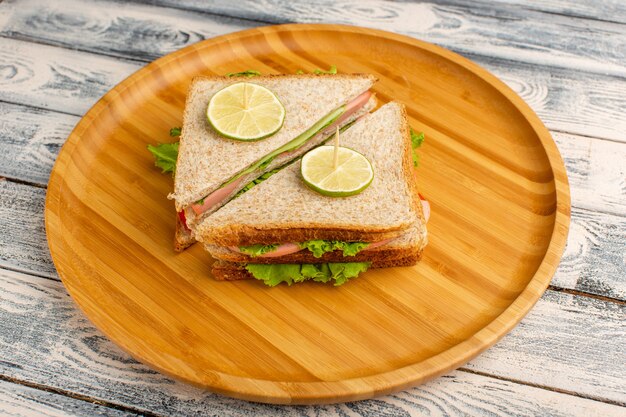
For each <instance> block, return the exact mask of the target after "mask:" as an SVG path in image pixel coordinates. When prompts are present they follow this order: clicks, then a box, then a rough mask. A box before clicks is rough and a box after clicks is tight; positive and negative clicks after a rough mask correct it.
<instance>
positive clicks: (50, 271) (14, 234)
mask: <svg viewBox="0 0 626 417" xmlns="http://www.w3.org/2000/svg"><path fill="white" fill-rule="evenodd" d="M45 197H46V190H44V189H42V188H38V187H32V186H28V185H22V184H16V183H14V182H11V181H7V180H5V179H4V178H0V230H2V234H0V266H1V267H5V268H10V269H14V270H17V271H22V272H27V273H31V274H34V275H38V276H44V277H54V278H56V279H58V275H57V272H56V269H55V268H54V265H53V264H52V259H50V252H49V251H48V243H47V241H46V238H45V237H46V231H45V226H44V222H43V210H44V206H45V201H44V199H45Z"/></svg>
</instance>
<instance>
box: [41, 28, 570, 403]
mask: <svg viewBox="0 0 626 417" xmlns="http://www.w3.org/2000/svg"><path fill="white" fill-rule="evenodd" d="M297 31H331V32H343V33H351V34H362V35H370V36H375V37H380V38H384V39H387V40H390V41H395V42H400V43H405V44H408V45H410V46H413V47H417V48H420V49H423V50H426V51H428V52H431V53H434V54H436V55H439V56H441V57H443V58H444V59H446V60H448V61H452V62H454V63H455V64H458V65H460V66H462V67H463V68H465V69H466V70H468V71H470V72H472V73H473V74H475V75H476V76H478V77H480V78H482V79H483V80H484V81H485V82H487V83H488V84H490V85H491V86H493V87H495V88H496V89H497V90H498V91H499V92H500V93H501V94H503V95H504V96H505V97H506V98H507V100H509V101H510V102H511V103H512V104H513V105H514V106H515V107H516V109H517V110H518V111H519V112H520V113H521V114H522V115H523V116H524V117H525V119H526V120H527V121H528V122H529V123H530V125H531V127H532V128H533V130H534V131H535V133H536V134H537V137H538V138H539V140H540V141H541V144H542V146H543V147H544V149H545V151H546V154H547V157H548V161H549V164H550V168H551V169H552V172H553V176H554V183H555V190H556V197H555V198H556V211H555V222H554V228H553V231H552V237H551V240H550V243H549V245H548V248H547V250H546V254H545V256H544V259H543V260H542V262H541V264H540V266H539V268H538V269H537V271H536V272H535V274H534V276H533V277H532V278H531V280H530V281H529V283H528V285H527V286H526V287H525V288H524V289H523V290H522V292H521V293H520V294H519V296H518V297H517V298H516V299H515V300H514V301H513V302H512V303H511V304H510V305H509V306H508V307H507V308H506V309H505V310H504V311H503V312H502V313H501V314H500V315H499V316H497V317H496V318H495V319H494V320H493V321H491V322H490V323H489V324H488V325H487V326H485V327H483V328H482V329H480V330H479V331H478V332H476V333H474V334H473V335H472V336H471V337H470V338H468V339H465V340H464V341H462V342H460V343H458V344H457V345H455V346H453V347H451V348H449V349H448V350H446V351H444V352H441V353H439V354H438V355H435V356H432V357H430V358H428V359H426V360H424V361H422V362H419V363H416V364H412V365H408V366H405V367H402V368H398V369H394V370H393V371H388V372H383V373H379V374H374V375H368V376H365V377H359V378H351V379H343V380H337V381H320V382H291V381H275V380H264V379H255V378H245V377H240V376H235V375H231V374H226V373H223V372H219V371H214V370H212V371H211V372H212V373H213V374H215V375H216V377H215V378H213V379H212V380H211V381H209V382H207V383H203V384H199V383H198V382H197V381H193V380H188V379H185V378H181V376H179V375H177V374H176V373H173V372H171V371H170V370H169V369H165V368H162V367H160V366H157V365H155V364H153V363H151V361H150V360H147V359H145V358H143V357H142V355H138V354H136V353H135V352H133V351H132V350H131V349H130V348H129V347H128V346H126V344H125V343H124V340H118V339H116V338H114V337H112V336H111V335H110V334H109V333H108V332H107V331H106V330H105V329H104V327H103V326H100V324H99V323H98V322H97V321H94V320H93V319H92V318H91V317H89V315H88V314H87V310H86V309H85V308H84V307H83V306H82V305H81V303H80V302H79V301H78V300H77V299H76V298H75V297H74V295H73V294H72V291H71V290H70V288H69V287H68V285H67V284H66V276H67V275H66V274H69V273H70V272H71V271H66V270H65V269H64V268H63V267H62V262H60V260H61V259H60V256H61V254H60V252H61V251H60V250H59V252H57V246H56V243H55V240H54V239H51V237H52V235H53V234H54V233H60V232H59V231H58V229H57V230H55V227H57V225H56V223H55V220H54V218H53V214H54V213H55V208H56V207H59V202H60V201H61V198H62V194H61V185H62V176H63V171H64V168H65V167H66V166H67V164H68V163H69V162H70V160H71V156H72V153H73V152H74V150H75V148H76V145H77V144H78V141H79V140H80V139H81V137H82V134H83V133H84V132H85V131H86V130H87V129H88V128H89V127H90V125H91V123H92V122H93V121H94V120H96V119H97V118H98V116H99V114H100V113H101V112H102V111H103V110H106V108H107V107H108V106H109V103H111V102H113V101H114V100H116V98H117V97H118V96H120V95H122V93H123V92H124V91H125V90H126V89H127V88H129V87H130V86H132V85H133V84H135V83H136V82H138V81H139V80H141V79H142V78H143V77H144V76H146V75H148V74H149V73H151V72H152V71H154V70H157V69H159V68H160V67H163V66H165V65H167V64H169V63H170V62H172V61H176V60H179V59H181V58H182V57H184V56H185V55H187V54H190V53H195V52H196V51H197V50H198V49H205V48H207V47H212V46H216V45H219V44H221V43H224V42H226V43H228V42H230V41H231V40H241V39H245V38H246V37H251V36H257V35H259V34H269V33H275V32H297ZM559 184H561V187H559V186H558V185H559ZM570 209H571V207H570V190H569V184H568V180H567V174H566V170H565V166H564V163H563V160H562V158H561V155H560V153H559V151H558V148H557V147H556V144H555V143H554V141H553V139H552V137H551V135H550V133H549V131H548V130H547V128H546V127H545V126H544V125H543V123H542V122H541V120H540V119H539V118H538V116H537V115H536V114H535V113H534V112H533V110H532V109H531V108H530V107H529V106H528V105H527V104H526V103H525V102H524V101H523V100H522V99H521V98H520V97H519V96H518V95H517V94H516V93H515V92H514V91H513V90H512V89H510V88H509V87H508V86H507V85H506V84H504V83H503V82H502V81H500V80H499V79H498V78H497V77H495V76H494V75H492V74H491V73H490V72H488V71H487V70H486V69H484V68H482V67H481V66H479V65H478V64H476V63H474V62H472V61H470V60H469V59H467V58H464V57H463V56H461V55H459V54H457V53H454V52H452V51H450V50H447V49H445V48H442V47H439V46H436V45H433V44H431V43H428V42H425V41H420V40H417V39H414V38H411V37H408V36H404V35H399V34H396V33H392V32H388V31H383V30H379V29H371V28H364V27H358V26H350V25H339V24H321V23H320V24H298V23H295V24H283V25H271V26H263V27H256V28H252V29H246V30H242V31H238V32H233V33H229V34H225V35H221V36H217V37H214V38H211V39H206V40H203V41H200V42H198V43H195V44H193V45H189V46H187V47H185V48H182V49H180V50H178V51H175V52H172V53H170V54H167V55H165V56H163V57H161V58H158V59H157V60H155V61H153V62H151V63H150V64H148V65H146V66H145V67H143V68H141V69H139V70H138V71H136V72H135V73H133V74H131V75H130V76H128V77H127V78H126V79H124V80H123V81H122V82H120V83H119V84H117V85H116V86H115V87H114V88H112V89H111V90H110V91H109V92H107V93H106V94H105V95H104V96H103V97H102V98H100V99H99V100H98V101H97V102H96V103H95V104H94V105H93V106H92V107H91V108H90V109H89V110H88V111H87V112H86V113H85V115H84V116H83V117H82V118H81V120H80V121H79V122H78V124H77V125H76V127H75V128H74V129H73V130H72V132H71V133H70V135H69V137H68V139H67V140H66V142H65V143H64V145H63V146H62V148H61V150H60V152H59V156H58V158H57V160H56V162H55V164H54V166H53V169H52V171H51V174H50V180H49V185H48V191H47V193H46V203H45V226H46V237H47V240H48V245H49V248H50V253H51V256H52V260H53V263H54V265H55V267H56V269H57V271H58V273H59V276H60V277H61V280H62V281H63V282H64V284H66V285H65V286H66V288H67V289H68V292H69V294H70V295H71V296H72V299H73V300H74V301H75V302H76V304H77V305H78V306H79V308H80V309H81V310H82V311H83V313H85V315H86V316H87V317H88V318H89V319H90V321H92V323H93V324H94V325H95V327H96V328H98V330H100V331H101V332H102V333H104V334H105V335H106V336H107V337H108V338H109V339H110V340H112V341H114V343H115V344H116V345H118V346H119V347H121V348H122V349H123V350H124V351H126V352H127V353H128V354H129V355H131V356H132V357H133V358H135V359H137V360H139V361H140V362H142V363H145V364H147V365H149V366H151V367H152V368H154V369H156V370H158V371H159V372H162V373H164V374H166V375H170V376H172V377H174V378H176V379H179V380H180V379H182V380H184V381H185V382H188V383H190V384H192V385H195V386H199V387H201V388H205V389H210V390H211V391H214V392H217V393H220V394H225V395H228V396H231V397H234V398H240V399H245V400H250V401H258V402H264V403H274V404H311V403H331V402H343V401H355V400H362V399H367V398H372V397H374V396H378V395H383V394H388V393H391V392H395V391H398V390H402V389H406V388H409V387H412V386H415V385H419V384H421V383H423V382H426V381H427V380H430V379H432V378H435V377H437V376H440V375H442V374H444V373H446V372H449V371H451V370H453V369H456V368H458V367H460V366H462V365H463V364H465V363H467V362H468V361H470V360H471V359H473V358H474V357H476V356H477V355H479V354H480V353H482V352H483V351H485V350H486V349H488V348H489V347H491V346H493V345H494V344H495V343H496V342H497V341H498V340H500V339H501V338H502V337H503V336H504V335H505V334H507V333H508V332H509V331H510V330H511V329H512V328H513V327H514V326H515V325H517V323H519V321H520V320H521V319H522V318H523V317H524V316H525V315H526V314H527V313H528V311H530V309H531V308H532V307H533V306H534V304H535V303H536V302H537V300H538V299H539V298H540V297H541V295H542V294H543V292H544V291H545V289H546V288H547V286H548V285H549V283H550V281H551V279H552V276H553V275H554V273H555V271H556V269H557V267H558V263H559V262H558V260H559V259H560V257H561V256H562V254H563V251H564V249H565V244H566V241H567V234H568V229H569V223H570ZM547 257H551V258H556V259H554V261H555V262H547V261H546V258H547ZM445 357H449V359H447V358H446V359H444V360H441V359H442V358H445ZM422 368H423V369H422ZM372 387H374V388H372Z"/></svg>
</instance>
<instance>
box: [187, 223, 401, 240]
mask: <svg viewBox="0 0 626 417" xmlns="http://www.w3.org/2000/svg"><path fill="white" fill-rule="evenodd" d="M284 226H285V227H284V228H280V229H276V228H263V227H262V226H260V227H252V226H248V225H245V224H233V225H230V226H229V227H223V228H219V229H215V230H214V232H213V233H212V234H211V236H210V241H209V240H202V241H203V242H205V243H211V244H214V245H217V246H249V245H256V244H263V245H272V244H275V243H277V242H306V241H308V240H317V239H320V240H340V241H342V242H380V241H381V240H386V239H393V238H396V237H398V236H400V235H401V234H402V233H403V232H404V231H405V230H406V228H407V226H405V225H400V226H398V227H396V228H393V229H389V228H384V229H381V228H369V229H361V230H356V229H354V228H353V227H352V226H349V225H347V226H346V227H345V228H324V224H323V223H313V222H312V223H311V224H310V226H308V227H306V228H304V227H293V228H292V227H290V225H289V224H284ZM294 226H295V225H294ZM298 226H299V225H298ZM201 239H202V238H201V237H199V238H198V240H201Z"/></svg>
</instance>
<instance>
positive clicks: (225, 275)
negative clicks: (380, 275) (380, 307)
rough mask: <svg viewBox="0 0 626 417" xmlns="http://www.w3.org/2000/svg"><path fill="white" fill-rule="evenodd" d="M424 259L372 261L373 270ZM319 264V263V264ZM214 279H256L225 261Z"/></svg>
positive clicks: (216, 266)
mask: <svg viewBox="0 0 626 417" xmlns="http://www.w3.org/2000/svg"><path fill="white" fill-rule="evenodd" d="M421 257H422V250H419V251H416V252H414V253H411V254H408V255H406V256H400V257H397V258H393V259H380V260H372V266H371V267H372V268H391V267H396V266H412V265H415V264H416V263H417V262H418V261H419V260H420V259H421ZM318 263H319V262H318ZM211 273H212V274H213V278H214V279H215V280H217V281H239V280H245V279H254V277H253V276H252V274H250V273H249V272H248V271H247V270H246V269H245V264H237V263H231V262H224V261H216V262H214V263H213V268H212V269H211Z"/></svg>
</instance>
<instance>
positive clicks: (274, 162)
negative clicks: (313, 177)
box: [169, 74, 376, 251]
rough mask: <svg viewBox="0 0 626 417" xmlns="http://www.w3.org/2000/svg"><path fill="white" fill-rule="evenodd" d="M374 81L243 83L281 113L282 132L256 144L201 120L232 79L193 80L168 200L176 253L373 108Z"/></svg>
mask: <svg viewBox="0 0 626 417" xmlns="http://www.w3.org/2000/svg"><path fill="white" fill-rule="evenodd" d="M375 81H376V79H375V77H374V76H372V75H363V74H338V75H328V74H318V75H313V74H302V75H270V76H255V77H253V78H246V79H245V82H246V83H252V84H255V85H258V86H262V87H265V88H266V89H267V90H269V91H271V92H272V93H273V94H274V95H275V96H276V98H277V100H278V101H279V102H280V103H281V104H282V106H283V107H284V122H283V124H282V126H281V127H280V128H279V129H278V130H277V131H276V132H275V133H274V134H272V135H270V136H269V137H266V138H264V139H263V140H258V141H240V140H233V139H229V138H227V137H224V135H223V134H220V133H219V132H218V131H217V130H216V128H214V126H212V125H211V123H210V122H209V121H208V120H207V106H208V104H209V101H210V99H211V97H213V96H214V95H215V94H216V93H218V92H219V91H221V90H223V89H225V88H226V87H228V86H231V85H233V84H234V83H241V82H242V79H241V78H238V77H197V78H194V80H193V81H192V84H191V86H190V89H189V93H188V95H187V101H186V105H185V111H184V116H183V126H182V133H181V137H180V145H179V148H178V158H177V161H176V173H175V177H174V192H173V193H172V194H170V196H169V198H171V199H173V200H174V202H175V206H176V211H177V219H176V233H175V242H174V247H175V249H176V250H177V251H180V250H183V249H185V248H186V247H188V246H190V245H191V244H193V243H194V242H195V229H196V227H197V225H198V224H200V223H201V222H202V221H203V220H204V219H205V218H207V217H208V216H210V215H211V214H212V213H214V212H215V211H216V210H218V209H219V208H220V207H222V206H224V205H225V204H226V203H227V202H229V201H230V200H232V199H233V198H235V197H239V196H241V195H242V194H243V193H244V192H246V191H248V190H250V189H251V188H252V187H253V186H255V185H256V184H258V183H259V182H261V181H263V180H265V179H267V178H268V177H269V176H270V175H271V174H273V173H275V172H276V171H277V170H278V169H279V168H280V167H282V166H284V165H285V164H287V163H289V162H290V161H292V160H294V159H295V158H298V157H300V156H302V155H303V154H304V153H305V152H306V151H308V150H310V149H312V148H313V147H316V146H318V145H320V144H321V143H322V142H324V141H325V140H326V139H328V137H330V136H331V135H332V132H334V130H335V129H336V128H337V127H343V126H345V125H347V124H349V123H351V122H353V121H354V120H355V119H356V118H358V117H360V116H362V115H363V114H365V113H367V112H369V111H370V110H372V109H373V108H374V107H375V105H376V101H375V97H374V96H373V94H372V93H371V92H370V91H369V90H370V88H371V87H372V85H373V83H374V82H375Z"/></svg>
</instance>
